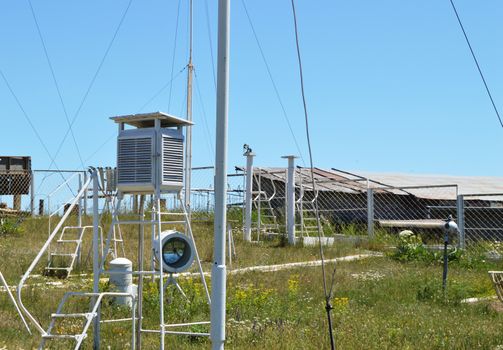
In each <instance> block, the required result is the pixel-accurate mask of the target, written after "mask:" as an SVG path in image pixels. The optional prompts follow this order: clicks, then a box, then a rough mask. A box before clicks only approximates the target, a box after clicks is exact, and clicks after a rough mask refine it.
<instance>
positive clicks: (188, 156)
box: [184, 0, 194, 217]
mask: <svg viewBox="0 0 503 350" xmlns="http://www.w3.org/2000/svg"><path fill="white" fill-rule="evenodd" d="M192 18H193V16H192V0H190V1H189V63H188V64H187V120H188V121H190V122H191V121H192V73H193V71H194V65H193V64H192V37H193V35H192V33H193V24H192ZM186 130H187V133H186V139H185V194H184V204H185V207H186V208H187V213H188V214H189V217H190V214H191V203H190V192H191V188H192V186H191V182H192V126H191V125H187V129H186Z"/></svg>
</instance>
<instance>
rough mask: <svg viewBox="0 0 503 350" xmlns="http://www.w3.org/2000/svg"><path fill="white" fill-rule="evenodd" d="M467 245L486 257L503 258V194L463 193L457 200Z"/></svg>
mask: <svg viewBox="0 0 503 350" xmlns="http://www.w3.org/2000/svg"><path fill="white" fill-rule="evenodd" d="M458 203H459V204H458V207H459V208H458V210H459V213H460V220H459V221H460V225H459V226H460V233H461V237H462V238H463V241H464V242H463V243H464V246H465V247H466V248H468V249H473V250H476V251H478V252H479V253H484V254H485V256H486V257H487V258H494V259H501V258H502V255H503V243H502V242H503V193H493V194H483V193H482V194H464V195H460V196H459V199H458Z"/></svg>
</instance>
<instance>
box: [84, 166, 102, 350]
mask: <svg viewBox="0 0 503 350" xmlns="http://www.w3.org/2000/svg"><path fill="white" fill-rule="evenodd" d="M91 176H92V179H93V279H94V281H93V282H94V283H93V293H98V292H99V283H100V258H99V255H100V254H99V237H100V231H99V225H100V219H99V218H100V216H99V211H98V204H99V202H98V199H99V197H98V172H97V171H96V169H93V172H92V174H91ZM86 193H87V190H86ZM93 299H94V300H93V304H94V303H95V302H96V298H93ZM93 332H94V344H93V348H94V349H99V348H100V317H99V312H98V316H97V317H95V318H94V327H93Z"/></svg>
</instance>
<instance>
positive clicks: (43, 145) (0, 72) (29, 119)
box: [0, 69, 75, 196]
mask: <svg viewBox="0 0 503 350" xmlns="http://www.w3.org/2000/svg"><path fill="white" fill-rule="evenodd" d="M0 75H1V76H2V79H3V81H4V82H5V85H6V86H7V89H9V91H10V93H11V95H12V97H13V98H14V100H15V101H16V103H17V105H18V107H19V109H20V110H21V112H22V113H23V116H24V118H25V119H26V121H27V122H28V124H29V125H30V127H31V129H32V130H33V132H34V133H35V136H36V137H37V139H38V141H39V142H40V144H41V145H42V148H43V149H44V151H45V153H47V155H48V156H49V159H51V162H52V163H54V166H55V167H56V170H58V174H59V175H60V176H61V178H62V179H63V181H66V178H65V177H64V175H63V173H61V172H59V168H58V166H57V164H56V160H55V159H54V158H53V157H52V156H51V152H49V149H48V148H47V146H46V145H45V142H44V140H42V137H41V136H40V134H39V132H38V130H37V128H36V127H35V125H34V124H33V122H32V121H31V118H30V116H29V115H28V113H26V110H25V109H24V107H23V105H22V104H21V101H20V100H19V98H18V97H17V95H16V93H15V92H14V90H13V89H12V87H11V85H10V83H9V81H8V80H7V77H6V76H5V74H4V73H3V71H2V70H1V69H0ZM44 179H45V178H44ZM42 183H43V182H42ZM42 183H41V184H40V186H41V185H42ZM66 186H67V187H68V189H69V190H70V192H71V193H72V195H74V196H75V193H73V191H72V189H71V188H70V186H68V184H66Z"/></svg>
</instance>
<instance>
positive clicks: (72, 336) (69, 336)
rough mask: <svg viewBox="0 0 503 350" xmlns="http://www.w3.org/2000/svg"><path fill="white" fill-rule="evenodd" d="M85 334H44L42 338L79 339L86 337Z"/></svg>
mask: <svg viewBox="0 0 503 350" xmlns="http://www.w3.org/2000/svg"><path fill="white" fill-rule="evenodd" d="M86 336H87V334H82V335H80V334H46V335H43V336H42V338H44V339H75V340H77V339H80V338H81V337H84V338H85V337H86Z"/></svg>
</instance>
